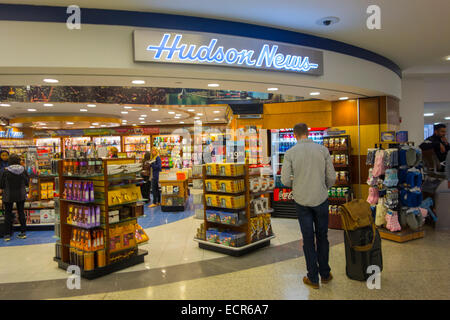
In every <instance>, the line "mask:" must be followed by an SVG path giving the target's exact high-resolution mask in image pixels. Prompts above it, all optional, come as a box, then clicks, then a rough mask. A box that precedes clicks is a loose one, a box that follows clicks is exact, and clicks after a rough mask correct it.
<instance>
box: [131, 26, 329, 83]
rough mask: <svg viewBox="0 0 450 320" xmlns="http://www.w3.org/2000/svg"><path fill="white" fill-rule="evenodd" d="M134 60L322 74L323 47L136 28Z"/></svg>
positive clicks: (211, 34)
mask: <svg viewBox="0 0 450 320" xmlns="http://www.w3.org/2000/svg"><path fill="white" fill-rule="evenodd" d="M134 60H135V61H148V62H162V63H184V64H197V65H198V64H201V65H214V66H224V67H240V68H252V69H262V70H277V71H288V72H297V73H302V74H310V75H322V74H323V54H322V51H318V50H313V49H310V48H305V47H301V46H296V45H289V44H284V43H277V42H269V41H265V40H259V39H252V38H244V37H233V36H225V35H219V34H213V33H186V32H181V31H180V32H178V31H167V30H162V31H160V30H135V31H134Z"/></svg>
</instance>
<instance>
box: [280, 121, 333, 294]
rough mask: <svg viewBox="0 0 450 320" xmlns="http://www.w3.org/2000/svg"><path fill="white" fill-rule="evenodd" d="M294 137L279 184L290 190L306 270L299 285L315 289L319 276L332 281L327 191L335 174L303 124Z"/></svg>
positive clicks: (322, 151) (296, 130) (324, 150)
mask: <svg viewBox="0 0 450 320" xmlns="http://www.w3.org/2000/svg"><path fill="white" fill-rule="evenodd" d="M294 135H295V137H296V138H297V144H296V145H295V146H294V147H292V148H291V149H289V150H288V151H287V152H286V154H285V156H284V161H283V167H282V169H281V182H282V183H283V184H284V185H285V186H287V187H292V193H293V198H294V201H295V202H296V207H297V214H298V220H299V223H300V230H301V232H302V235H303V251H304V254H305V260H306V267H307V269H308V275H307V277H304V278H303V282H304V283H305V284H306V285H309V286H311V287H313V288H314V289H318V288H319V274H320V277H321V280H322V283H328V282H329V281H331V279H332V278H333V276H332V274H331V272H330V271H331V269H330V266H329V264H328V259H329V248H330V245H329V242H328V189H329V188H330V187H332V186H333V185H334V183H335V182H336V172H335V171H334V167H333V162H332V161H331V157H330V153H329V151H328V149H327V148H325V147H324V146H321V145H319V144H317V143H315V142H313V141H312V140H310V139H308V126H307V125H306V124H304V123H299V124H297V125H295V127H294ZM314 234H315V237H314ZM315 242H316V243H315ZM316 245H317V250H316Z"/></svg>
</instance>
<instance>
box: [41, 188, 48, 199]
mask: <svg viewBox="0 0 450 320" xmlns="http://www.w3.org/2000/svg"><path fill="white" fill-rule="evenodd" d="M41 199H47V191H46V190H41Z"/></svg>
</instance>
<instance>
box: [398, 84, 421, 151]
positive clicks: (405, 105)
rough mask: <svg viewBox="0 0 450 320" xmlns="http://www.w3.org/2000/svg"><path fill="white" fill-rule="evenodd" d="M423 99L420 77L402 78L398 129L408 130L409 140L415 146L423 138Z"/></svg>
mask: <svg viewBox="0 0 450 320" xmlns="http://www.w3.org/2000/svg"><path fill="white" fill-rule="evenodd" d="M424 99H425V92H424V81H423V80H422V79H402V99H401V100H400V117H401V119H402V120H401V121H402V122H401V123H400V130H405V131H408V138H409V141H414V143H415V145H416V146H417V145H419V144H420V143H422V142H423V140H424V136H423V134H424V130H423V128H424V117H423V113H424Z"/></svg>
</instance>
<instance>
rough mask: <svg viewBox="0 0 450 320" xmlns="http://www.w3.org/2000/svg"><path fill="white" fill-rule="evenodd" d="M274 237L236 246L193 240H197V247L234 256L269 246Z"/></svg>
mask: <svg viewBox="0 0 450 320" xmlns="http://www.w3.org/2000/svg"><path fill="white" fill-rule="evenodd" d="M274 238H275V236H270V237H267V238H264V239H262V240H259V241H256V242H253V243H250V244H248V245H245V246H242V247H238V248H234V247H229V246H224V245H221V244H217V243H211V242H209V241H205V240H200V239H194V241H196V242H198V247H199V248H200V249H205V250H211V251H215V252H219V253H224V254H228V255H230V256H234V257H239V256H242V255H244V254H247V253H249V252H251V251H254V250H256V249H259V248H263V247H267V246H269V245H270V240H271V239H274Z"/></svg>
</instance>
